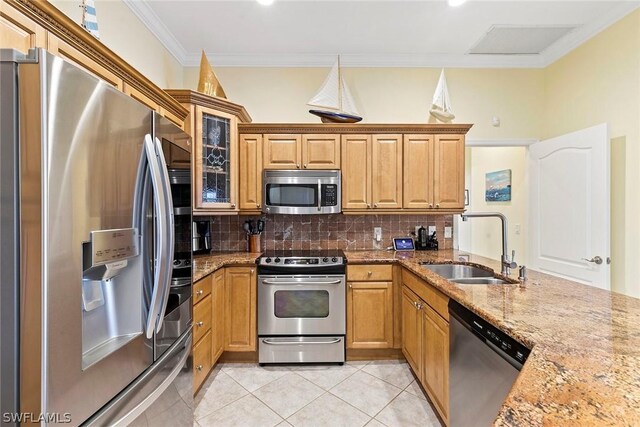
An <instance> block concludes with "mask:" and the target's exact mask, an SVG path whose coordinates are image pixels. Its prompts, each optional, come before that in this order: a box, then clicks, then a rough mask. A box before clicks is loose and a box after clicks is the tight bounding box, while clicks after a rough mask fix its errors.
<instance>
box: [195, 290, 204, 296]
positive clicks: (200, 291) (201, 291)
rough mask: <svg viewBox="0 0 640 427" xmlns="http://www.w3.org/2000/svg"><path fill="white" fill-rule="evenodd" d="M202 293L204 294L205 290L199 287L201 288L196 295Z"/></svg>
mask: <svg viewBox="0 0 640 427" xmlns="http://www.w3.org/2000/svg"><path fill="white" fill-rule="evenodd" d="M202 294H204V291H203V290H202V289H199V290H198V291H197V292H196V295H197V296H200V295H202Z"/></svg>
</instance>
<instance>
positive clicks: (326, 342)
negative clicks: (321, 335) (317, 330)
mask: <svg viewBox="0 0 640 427" xmlns="http://www.w3.org/2000/svg"><path fill="white" fill-rule="evenodd" d="M340 341H342V338H335V339H332V340H331V341H273V340H271V339H268V338H265V339H263V340H262V342H263V343H265V344H268V345H296V344H336V343H339V342H340Z"/></svg>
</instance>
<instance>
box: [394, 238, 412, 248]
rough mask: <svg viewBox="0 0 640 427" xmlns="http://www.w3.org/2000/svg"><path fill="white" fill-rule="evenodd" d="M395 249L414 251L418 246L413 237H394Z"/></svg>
mask: <svg viewBox="0 0 640 427" xmlns="http://www.w3.org/2000/svg"><path fill="white" fill-rule="evenodd" d="M393 249H394V250H396V251H414V250H415V249H416V248H415V246H414V245H413V239H412V238H411V237H394V238H393Z"/></svg>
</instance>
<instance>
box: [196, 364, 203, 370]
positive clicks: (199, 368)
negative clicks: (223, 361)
mask: <svg viewBox="0 0 640 427" xmlns="http://www.w3.org/2000/svg"><path fill="white" fill-rule="evenodd" d="M203 367H204V366H202V365H198V366H196V369H197V370H198V371H202V368H203Z"/></svg>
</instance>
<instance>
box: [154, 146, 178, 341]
mask: <svg viewBox="0 0 640 427" xmlns="http://www.w3.org/2000/svg"><path fill="white" fill-rule="evenodd" d="M154 140H155V148H156V154H157V156H156V158H157V160H158V166H159V168H160V178H161V180H162V186H163V190H164V191H163V195H164V200H163V202H162V203H164V209H165V214H164V215H165V217H166V220H167V221H166V228H165V229H164V233H165V236H164V237H165V239H164V241H165V247H164V253H163V257H164V263H162V265H163V266H164V267H161V268H164V272H163V275H162V277H164V282H163V283H162V284H161V285H162V298H161V299H160V301H161V305H160V312H159V314H158V320H157V322H156V333H158V332H160V329H162V322H163V321H164V315H165V312H166V310H167V302H168V301H169V293H170V288H171V273H172V269H173V251H174V249H173V247H174V240H175V225H174V218H173V198H172V195H171V182H170V181H169V171H168V169H167V161H166V160H165V158H164V152H163V151H162V144H161V143H160V140H159V139H158V138H154Z"/></svg>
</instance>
